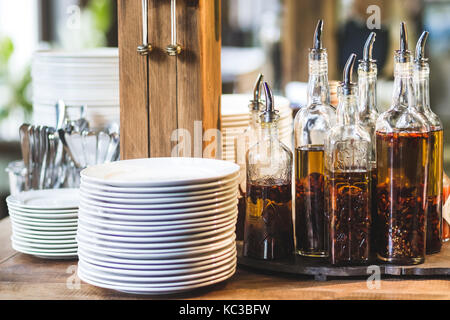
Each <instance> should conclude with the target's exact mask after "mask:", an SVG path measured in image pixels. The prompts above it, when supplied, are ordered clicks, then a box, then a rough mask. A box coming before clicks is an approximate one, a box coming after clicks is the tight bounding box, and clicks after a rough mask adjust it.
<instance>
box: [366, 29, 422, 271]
mask: <svg viewBox="0 0 450 320" xmlns="http://www.w3.org/2000/svg"><path fill="white" fill-rule="evenodd" d="M394 73H395V82H394V93H393V99H392V106H391V107H390V108H389V110H387V111H386V112H384V113H382V114H381V115H380V117H379V118H378V121H377V125H376V139H377V147H376V150H377V178H378V185H377V198H378V199H377V202H378V208H377V215H376V222H375V223H376V226H375V229H374V230H375V232H376V233H377V235H376V239H377V257H378V258H379V259H380V260H382V261H384V262H386V263H392V264H419V263H422V262H424V261H425V241H426V239H425V237H426V210H427V194H426V190H427V183H428V181H427V173H428V159H429V157H428V153H429V145H428V141H429V131H430V127H429V125H428V123H427V121H426V119H424V117H423V116H422V115H421V114H420V113H419V112H418V111H417V109H416V106H415V104H416V100H415V94H414V88H413V70H412V63H411V52H410V51H409V50H408V42H407V33H406V26H405V23H402V24H401V30H400V49H399V50H397V51H396V52H395V68H394Z"/></svg>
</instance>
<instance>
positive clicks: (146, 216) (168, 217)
mask: <svg viewBox="0 0 450 320" xmlns="http://www.w3.org/2000/svg"><path fill="white" fill-rule="evenodd" d="M237 205H238V200H237V199H236V200H233V201H230V202H229V204H228V205H225V204H224V205H223V206H217V207H216V208H215V209H209V210H205V211H197V212H188V213H183V211H175V210H173V211H168V212H166V211H164V212H162V214H152V213H148V212H135V211H130V210H119V209H99V208H98V207H92V206H88V205H86V206H85V205H83V206H82V207H80V212H79V216H81V214H82V212H83V213H87V214H89V215H91V216H95V217H100V218H106V219H111V220H115V221H134V222H135V224H136V222H137V224H139V223H140V222H144V221H145V222H155V221H173V220H187V219H195V218H203V217H207V216H213V215H217V214H220V213H224V212H229V211H232V210H234V209H235V208H237ZM141 211H143V210H141ZM134 213H137V214H134Z"/></svg>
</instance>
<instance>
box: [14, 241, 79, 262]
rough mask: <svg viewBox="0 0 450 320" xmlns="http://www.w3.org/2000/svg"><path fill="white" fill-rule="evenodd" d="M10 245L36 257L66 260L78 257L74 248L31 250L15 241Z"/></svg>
mask: <svg viewBox="0 0 450 320" xmlns="http://www.w3.org/2000/svg"><path fill="white" fill-rule="evenodd" d="M12 247H13V249H14V250H16V251H19V252H22V253H25V254H30V255H33V256H36V257H38V258H43V259H61V260H66V259H76V258H77V257H78V255H77V251H76V250H75V251H66V252H54V251H53V250H51V251H46V250H32V249H29V248H24V247H21V246H20V245H17V244H15V243H12Z"/></svg>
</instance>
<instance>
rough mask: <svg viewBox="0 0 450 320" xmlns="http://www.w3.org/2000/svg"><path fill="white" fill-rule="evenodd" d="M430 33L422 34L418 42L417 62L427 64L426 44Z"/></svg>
mask: <svg viewBox="0 0 450 320" xmlns="http://www.w3.org/2000/svg"><path fill="white" fill-rule="evenodd" d="M428 35H429V32H428V31H424V32H422V35H421V36H420V38H419V40H418V41H417V45H416V59H415V60H416V62H425V61H427V60H428V59H427V58H425V44H426V42H427V39H428Z"/></svg>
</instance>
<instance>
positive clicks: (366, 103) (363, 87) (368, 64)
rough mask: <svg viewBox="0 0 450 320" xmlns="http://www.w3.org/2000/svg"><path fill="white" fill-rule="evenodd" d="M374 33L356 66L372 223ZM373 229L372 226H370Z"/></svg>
mask: <svg viewBox="0 0 450 320" xmlns="http://www.w3.org/2000/svg"><path fill="white" fill-rule="evenodd" d="M375 37H376V33H375V32H371V33H370V35H369V37H368V38H367V41H366V44H365V45H364V50H363V59H362V60H360V61H359V66H358V89H359V123H360V125H361V126H363V127H364V129H365V130H366V131H367V132H369V134H370V137H371V139H372V152H371V157H370V163H371V173H370V175H371V178H372V181H371V186H370V188H371V193H372V194H371V199H372V205H371V210H372V213H371V216H372V221H373V220H374V216H375V215H376V210H377V194H376V192H377V162H376V143H375V141H376V139H375V127H376V124H377V120H378V116H379V113H378V106H377V74H378V70H377V64H376V60H374V59H373V58H372V52H373V45H374V43H375ZM372 227H373V224H372ZM370 238H371V243H370V246H371V250H372V251H373V250H374V248H375V246H376V243H377V241H376V239H375V237H374V233H373V232H372V233H371V237H370Z"/></svg>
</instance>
